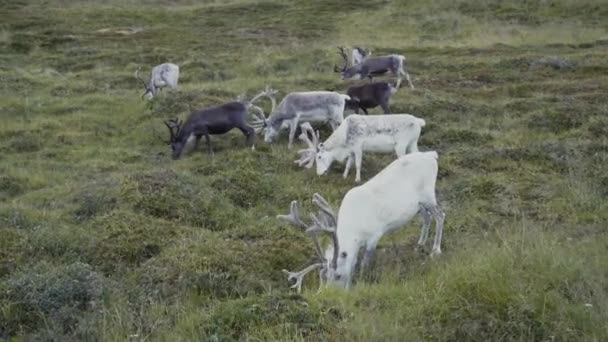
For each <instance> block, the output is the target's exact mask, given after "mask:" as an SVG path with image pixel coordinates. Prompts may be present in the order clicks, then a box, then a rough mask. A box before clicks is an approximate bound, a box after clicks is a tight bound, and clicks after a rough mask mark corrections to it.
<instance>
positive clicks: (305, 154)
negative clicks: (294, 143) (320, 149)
mask: <svg viewBox="0 0 608 342" xmlns="http://www.w3.org/2000/svg"><path fill="white" fill-rule="evenodd" d="M300 128H301V129H302V134H300V136H299V137H298V138H299V139H300V140H302V141H303V142H305V143H306V145H308V148H306V149H303V150H299V151H298V152H297V153H298V154H300V155H301V156H300V159H298V160H295V161H294V163H296V164H298V166H304V167H306V168H307V169H310V168H311V167H312V166H313V165H314V163H315V158H316V156H317V146H318V145H319V131H316V132H315V131H314V129H313V128H312V126H311V125H310V123H308V122H305V123H303V124H301V125H300ZM308 133H311V136H312V140H310V139H309V138H308Z"/></svg>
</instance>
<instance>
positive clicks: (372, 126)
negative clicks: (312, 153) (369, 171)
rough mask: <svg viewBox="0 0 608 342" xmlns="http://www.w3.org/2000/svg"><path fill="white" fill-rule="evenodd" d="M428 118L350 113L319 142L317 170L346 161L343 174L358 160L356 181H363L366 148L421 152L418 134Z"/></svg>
mask: <svg viewBox="0 0 608 342" xmlns="http://www.w3.org/2000/svg"><path fill="white" fill-rule="evenodd" d="M424 125H425V121H424V120H422V119H419V118H417V117H415V116H413V115H409V114H390V115H369V116H368V115H356V114H353V115H349V116H348V117H347V118H346V119H344V121H343V122H342V124H341V125H340V127H338V129H337V130H336V131H335V132H334V133H333V134H332V135H331V136H330V137H329V138H328V139H327V140H326V141H325V142H324V143H321V144H319V148H318V152H317V156H316V160H315V162H316V164H317V174H318V175H322V174H324V173H325V172H327V170H329V167H330V166H331V164H332V162H333V161H334V160H337V161H340V162H342V161H344V160H345V159H346V167H345V169H344V174H343V176H344V178H346V177H347V176H348V172H349V170H350V167H351V165H352V162H353V161H354V162H355V167H356V176H355V182H359V181H361V164H362V160H363V151H370V152H384V153H387V152H392V151H394V152H395V153H396V154H397V156H398V157H399V156H402V155H404V154H406V153H407V152H418V138H419V137H420V131H421V129H422V127H424Z"/></svg>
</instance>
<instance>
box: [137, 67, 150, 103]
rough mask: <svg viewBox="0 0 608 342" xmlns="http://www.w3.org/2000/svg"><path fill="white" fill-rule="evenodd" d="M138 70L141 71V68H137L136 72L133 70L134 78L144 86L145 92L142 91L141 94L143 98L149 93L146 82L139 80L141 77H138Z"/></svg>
mask: <svg viewBox="0 0 608 342" xmlns="http://www.w3.org/2000/svg"><path fill="white" fill-rule="evenodd" d="M140 70H141V67H138V68H137V70H135V78H138V79H139V80H140V81H141V83H143V84H144V89H146V90H145V91H144V93H143V94H141V97H144V95H146V94H147V93H148V92H149V91H150V89H149V87H148V84H147V83H146V81H144V79H143V78H141V76H139V71H140Z"/></svg>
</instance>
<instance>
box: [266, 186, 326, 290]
mask: <svg viewBox="0 0 608 342" xmlns="http://www.w3.org/2000/svg"><path fill="white" fill-rule="evenodd" d="M312 202H313V203H314V204H315V205H317V206H318V207H319V214H318V216H317V215H314V214H311V217H312V220H313V223H312V225H310V226H307V225H306V223H304V222H303V221H302V220H301V219H300V215H299V209H298V202H297V201H292V202H291V205H290V211H289V215H278V216H277V218H278V219H282V220H285V221H287V222H289V223H291V224H292V225H294V226H296V227H298V228H304V229H306V233H307V234H308V235H309V236H310V237H311V239H312V241H313V244H314V247H315V252H316V253H317V257H318V258H319V261H318V262H316V263H314V264H312V265H309V266H308V267H306V268H305V269H303V270H302V271H299V272H290V271H288V270H285V269H284V270H283V272H284V273H286V274H287V280H288V281H291V280H292V279H295V280H296V283H295V284H294V285H292V286H291V288H296V289H297V291H298V293H300V292H301V291H302V281H303V279H304V276H305V275H306V274H308V273H310V272H311V271H313V270H315V269H317V268H320V269H321V272H320V287H322V286H323V281H324V279H323V274H324V273H326V272H327V267H328V262H327V260H326V259H325V256H324V255H323V251H322V249H321V246H320V245H319V241H318V239H317V233H318V232H322V231H324V232H330V233H331V234H332V240H333V248H334V254H333V260H331V263H329V265H330V267H332V268H333V269H335V268H336V265H337V260H338V259H337V258H338V238H337V235H336V222H337V218H336V216H335V214H334V211H333V209H332V208H331V206H330V205H329V204H328V203H327V201H326V200H325V199H324V198H323V197H321V195H319V194H317V193H315V194H314V195H313V199H312Z"/></svg>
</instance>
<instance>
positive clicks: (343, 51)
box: [334, 46, 348, 73]
mask: <svg viewBox="0 0 608 342" xmlns="http://www.w3.org/2000/svg"><path fill="white" fill-rule="evenodd" d="M338 54H339V55H340V56H341V57H342V58H343V59H344V66H343V67H342V69H340V68H338V66H337V65H335V64H334V72H338V73H340V72H343V71H344V70H346V68H347V67H348V54H347V53H346V49H344V46H338Z"/></svg>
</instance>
